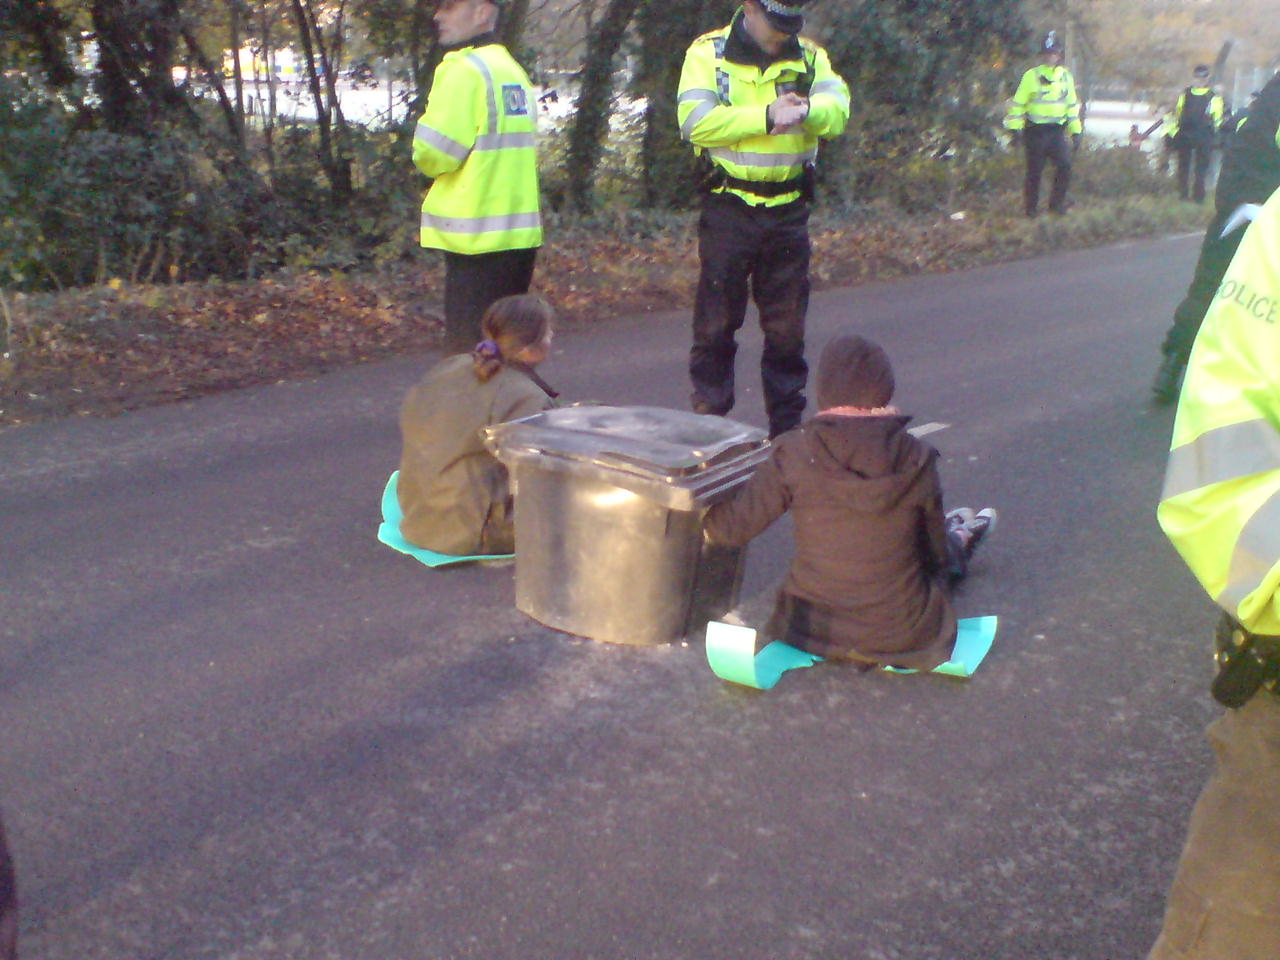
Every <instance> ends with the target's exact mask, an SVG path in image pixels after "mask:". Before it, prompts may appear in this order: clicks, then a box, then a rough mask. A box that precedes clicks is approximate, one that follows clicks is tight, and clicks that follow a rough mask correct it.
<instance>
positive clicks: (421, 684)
mask: <svg viewBox="0 0 1280 960" xmlns="http://www.w3.org/2000/svg"><path fill="white" fill-rule="evenodd" d="M1194 255H1195V241H1194V240H1193V239H1191V238H1185V237H1184V238H1178V239H1170V240H1162V241H1154V242H1144V243H1139V244H1132V245H1126V246H1121V247H1111V248H1107V249H1103V250H1097V251H1090V252H1075V253H1066V254H1062V255H1059V256H1054V257H1049V258H1045V259H1040V260H1034V261H1026V262H1022V263H1015V264H1010V265H1006V266H998V267H992V268H986V269H981V270H975V271H971V272H966V273H961V274H953V275H947V276H933V277H925V278H921V279H913V280H905V281H900V282H894V283H880V284H871V285H867V286H863V287H859V288H856V289H851V290H837V291H831V292H828V293H824V294H821V295H819V296H816V297H815V298H814V304H813V309H812V314H811V326H810V331H811V333H810V338H809V340H810V345H811V348H810V356H811V360H812V359H815V358H816V356H817V353H818V350H819V349H820V348H821V346H822V344H823V343H824V342H825V341H826V339H827V338H828V337H830V336H831V335H832V334H833V333H835V332H836V331H842V330H856V331H858V332H861V333H863V334H865V335H868V336H870V337H872V338H874V339H876V340H879V341H880V342H881V343H883V344H884V345H885V346H886V347H887V349H888V350H889V352H890V355H891V356H892V357H893V359H894V362H895V364H896V367H897V373H898V383H899V391H898V397H897V400H898V403H899V405H900V406H901V407H902V408H903V409H904V410H906V411H907V412H910V413H912V414H914V415H915V416H916V417H917V422H918V423H922V424H923V423H932V424H945V425H946V426H945V429H937V430H936V432H934V433H932V434H931V435H930V440H931V441H932V442H934V443H935V444H936V445H937V446H938V447H939V449H940V450H941V451H942V455H943V465H942V471H943V483H944V486H945V488H946V491H947V500H948V505H949V506H954V505H957V504H969V505H972V506H975V507H977V506H982V505H985V504H994V505H995V506H997V507H998V508H999V509H1000V513H1001V521H1000V526H999V529H998V530H997V531H996V533H995V534H994V535H993V536H992V538H991V539H990V541H988V542H987V543H986V544H984V546H983V549H982V550H981V551H980V552H979V554H978V556H977V558H976V559H975V562H974V564H973V568H972V573H971V576H970V579H969V581H968V582H967V583H966V585H965V586H964V588H963V590H962V592H961V593H960V594H959V597H958V600H957V605H958V609H959V612H960V614H961V615H962V616H970V615H978V614H997V615H999V617H1000V631H999V635H998V637H997V639H996V643H995V646H994V648H993V649H992V652H991V654H990V656H989V658H988V659H987V661H986V663H985V664H984V665H983V666H982V668H981V669H980V670H979V671H978V673H977V674H976V675H975V676H974V677H973V678H972V679H971V680H969V681H958V680H951V679H947V678H942V677H936V676H914V677H902V676H893V675H889V674H873V675H860V674H857V673H856V672H854V671H852V670H847V669H841V668H840V667H837V666H832V665H825V666H818V667H815V668H813V669H809V670H804V671H798V672H795V673H792V674H788V675H787V676H786V677H785V678H784V679H783V680H782V682H781V683H780V684H779V685H778V686H777V687H776V688H775V689H773V690H772V691H770V692H767V693H760V692H756V691H752V690H748V689H745V688H739V687H735V686H731V685H729V684H726V683H724V682H722V681H720V680H718V679H717V678H716V677H715V676H714V675H713V674H712V673H711V672H710V670H709V669H708V668H707V665H706V661H705V658H704V653H703V649H702V643H701V642H700V640H697V639H693V640H690V641H689V642H688V643H687V644H680V643H676V644H670V645H662V646H657V647H653V646H646V647H626V646H614V645H606V644H601V643H595V642H592V641H585V640H581V639H577V638H574V637H570V636H567V635H564V634H560V633H557V632H555V631H552V630H549V629H547V628H545V627H542V626H540V625H539V624H537V623H535V622H533V621H532V620H529V619H528V618H526V617H524V616H523V615H522V614H520V613H518V612H517V611H516V610H515V609H514V608H513V587H512V570H511V569H510V568H509V567H508V568H502V567H478V566H473V567H464V568H454V569H449V570H441V571H431V570H428V569H427V568H425V567H422V566H420V565H418V564H416V563H415V562H413V561H412V560H410V559H408V558H406V557H403V556H400V555H399V554H396V553H394V552H393V551H391V550H389V549H387V548H385V547H383V546H381V545H380V544H379V543H377V542H376V540H375V539H374V533H375V528H376V525H377V521H378V517H377V504H378V499H379V494H380V491H381V488H382V485H383V482H384V481H385V479H386V476H387V474H388V472H389V471H390V470H391V469H392V468H394V466H395V464H396V461H397V456H398V444H399V441H398V434H397V426H396V412H397V409H398V406H399V402H400V398H401V396H402V395H403V392H404V390H405V389H406V388H407V387H408V386H409V385H410V384H411V383H412V382H413V381H414V380H415V379H416V378H417V376H418V375H419V373H420V371H421V370H422V369H423V368H424V367H425V365H426V364H427V363H428V362H429V361H430V360H431V359H432V358H431V357H430V356H428V355H422V356H416V357H409V358H405V359H404V360H401V361H395V362H390V363H382V364H376V365H370V366H366V367H362V368H357V369H350V370H345V371H342V372H338V373H335V374H332V375H329V376H325V377H323V378H320V379H317V380H314V381H310V382H304V383H292V384H282V385H277V386H271V387H265V388H261V389H252V390H245V391H240V392H234V393H228V394H224V395H221V396H215V397H209V398H206V399H202V400H198V401H195V402H191V403H184V404H181V405H175V406H170V407H164V408H158V409H154V410H148V411H143V412H138V413H133V414H129V415H128V416H124V417H121V418H118V419H113V420H82V419H73V420H67V421H63V422H58V423H49V424H42V425H37V426H30V427H21V428H14V429H10V430H7V431H4V432H2V433H0V604H2V609H3V622H2V625H0V631H2V633H0V678H2V679H0V730H3V735H2V737H0V808H2V809H3V812H4V816H5V818H6V821H7V825H8V827H9V835H10V839H11V842H12V844H13V846H14V855H15V859H16V862H17V868H18V871H19V884H20V887H21V894H22V902H23V914H22V942H23V945H24V953H25V956H26V957H30V958H40V960H159V958H165V960H168V958H174V960H204V958H218V960H284V958H289V960H294V958H296V960H329V958H332V960H462V958H483V960H588V958H601V960H603V958H610V960H613V958H616V960H680V958H691V960H692V958H696V960H730V958H732V960H741V958H749V960H754V958H759V960H793V958H795V960H799V958H805V960H807V958H842V960H844V958H857V960H898V958H903V960H933V958H937V960H1040V958H1055V960H1056V958H1081V960H1120V958H1139V957H1142V956H1144V955H1145V951H1146V950H1147V948H1148V947H1149V946H1150V943H1151V941H1152V939H1153V938H1154V935H1155V932H1156V929H1157V926H1158V922H1159V917H1160V914H1161V911H1162V906H1163V898H1164V893H1165V890H1166V888H1167V885H1168V882H1169V880H1170V878H1171V874H1172V868H1173V864H1174V862H1175V860H1176V857H1177V853H1178V849H1179V846H1180V843H1181V838H1182V836H1183V831H1184V829H1185V825H1186V818H1187V815H1188V813H1189V810H1190V807H1191V804H1192V802H1193V800H1194V797H1195V795H1196V793H1197V792H1198V789H1199V786H1200V784H1201V783H1202V782H1203V779H1204V777H1205V775H1206V773H1207V770H1208V765H1209V750H1208V747H1207V745H1206V743H1205V742H1204V740H1203V737H1202V728H1203V726H1204V725H1205V723H1206V722H1208V721H1209V720H1210V719H1211V718H1212V717H1213V715H1214V714H1215V712H1216V711H1215V709H1214V707H1213V705H1212V703H1211V701H1210V700H1209V697H1208V694H1207V691H1206V687H1207V682H1208V679H1209V673H1210V664H1209V654H1208V649H1209V639H1208V638H1209V633H1210V630H1211V627H1212V624H1213V622H1214V619H1215V616H1214V612H1213V610H1212V608H1211V606H1210V604H1209V603H1208V601H1207V600H1206V599H1205V598H1203V597H1202V596H1201V593H1200V591H1199V589H1198V588H1197V587H1196V586H1195V584H1194V582H1193V581H1192V580H1191V578H1190V576H1189V575H1188V574H1187V573H1186V571H1185V570H1184V569H1183V567H1182V566H1181V564H1180V562H1179V561H1178V560H1177V558H1176V556H1175V554H1174V553H1173V551H1172V549H1171V548H1170V547H1169V546H1168V544H1167V542H1166V541H1165V540H1164V538H1163V537H1162V535H1161V534H1160V532H1159V530H1158V528H1157V527H1156V524H1155V520H1154V507H1155V503H1156V500H1157V498H1158V492H1159V488H1160V481H1161V477H1162V474H1163V464H1164V455H1165V451H1166V448H1167V442H1168V437H1169V432H1170V427H1171V423H1172V412H1171V411H1170V410H1168V409H1163V410H1160V409H1155V408H1152V407H1151V406H1150V405H1149V404H1148V402H1147V398H1148V383H1149V379H1150V377H1151V374H1152V372H1153V370H1154V365H1155V362H1156V359H1157V346H1158V343H1159V338H1160V336H1161V334H1162V332H1163V329H1164V326H1165V324H1166V322H1167V320H1168V317H1169V316H1170V313H1171V310H1172V307H1173V305H1174V303H1175V301H1176V299H1177V297H1178V296H1179V294H1180V291H1181V289H1182V288H1183V286H1184V285H1185V282H1186V279H1187V278H1188V276H1189V274H1190V270H1191V266H1192V263H1193V260H1194ZM750 323H751V321H749V327H748V329H749V330H750V333H749V334H748V335H747V336H746V337H745V343H746V345H745V346H744V349H743V351H742V352H741V353H740V356H739V370H740V373H741V381H742V385H741V388H740V394H741V399H740V405H739V408H738V409H737V410H736V411H735V413H734V416H736V417H739V418H740V419H743V420H745V421H747V422H751V423H755V424H757V425H763V424H764V417H763V412H762V410H761V404H760V392H759V386H758V374H757V363H758V354H759V335H758V332H756V331H755V330H754V329H751V327H750ZM687 337H688V332H687V317H686V316H685V315H683V314H669V315H654V316H649V317H644V318H631V319H625V318H623V319H616V320H610V321H607V322H604V323H602V324H601V325H600V326H598V327H597V328H594V329H592V330H589V331H583V332H579V333H576V334H568V335H564V336H562V337H560V338H559V339H557V342H556V353H555V355H554V357H553V358H552V359H551V360H550V361H549V362H548V363H547V365H546V367H545V368H544V372H545V375H546V377H547V379H548V380H550V381H551V382H552V383H553V384H555V385H556V386H558V387H559V388H560V389H561V390H562V392H563V393H564V395H565V396H566V398H570V399H595V400H602V401H608V402H614V403H622V404H637V403H643V404H657V405H662V406H672V407H681V408H683V407H684V405H685V403H686V400H687V392H688V391H687V385H686V382H685V376H684V360H685V356H686V351H687ZM788 536H789V534H788V529H787V527H786V524H785V522H783V523H781V524H779V525H777V526H776V527H775V528H774V529H772V530H770V531H769V532H768V533H767V534H766V535H764V536H763V537H762V538H761V539H759V540H758V541H757V542H756V543H755V544H753V546H752V548H751V552H750V554H749V558H748V566H747V575H746V583H745V587H744V606H745V608H746V609H747V611H748V612H749V613H753V614H754V615H758V614H760V613H761V612H763V611H766V610H767V609H768V605H769V598H770V593H771V590H772V589H773V587H774V585H775V584H776V583H777V581H778V579H779V578H780V577H781V575H782V573H783V570H784V569H785V565H786V562H787V557H788V551H789V546H788V544H789V540H788Z"/></svg>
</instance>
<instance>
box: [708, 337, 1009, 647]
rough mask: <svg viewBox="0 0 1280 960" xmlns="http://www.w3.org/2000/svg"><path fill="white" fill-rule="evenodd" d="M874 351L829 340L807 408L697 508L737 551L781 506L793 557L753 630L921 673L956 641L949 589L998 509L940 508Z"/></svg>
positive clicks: (849, 340)
mask: <svg viewBox="0 0 1280 960" xmlns="http://www.w3.org/2000/svg"><path fill="white" fill-rule="evenodd" d="M893 388H894V379H893V368H892V367H891V365H890V363H889V357H888V355H887V354H886V353H885V351H884V350H883V349H882V348H881V347H879V346H878V345H876V344H874V343H872V342H870V341H869V340H865V339H863V338H862V337H859V336H851V335H846V336H840V337H837V338H836V339H834V340H833V341H831V343H829V344H828V345H827V347H826V349H824V350H823V352H822V356H821V358H820V359H819V361H818V376H817V394H818V405H819V411H818V413H817V414H816V415H815V416H814V417H812V418H810V419H809V420H808V421H806V422H805V423H804V424H802V425H801V426H799V427H797V428H795V429H793V430H790V431H788V432H787V433H784V434H782V435H781V436H780V437H778V438H777V439H776V440H775V441H774V449H773V453H772V456H771V457H770V458H769V459H768V460H767V461H765V462H764V463H763V464H762V465H761V466H760V468H759V469H758V470H757V471H756V473H755V474H754V475H753V476H752V478H751V479H750V480H749V481H747V483H745V484H743V485H742V486H741V487H740V488H739V489H738V492H737V494H736V495H735V496H734V497H733V498H732V499H730V500H726V501H724V502H721V503H718V504H716V505H714V506H713V507H712V508H711V509H710V510H709V511H708V513H707V516H706V524H705V531H706V536H707V537H708V538H709V539H710V540H711V541H712V542H715V543H724V544H729V545H733V546H740V545H742V544H744V543H746V542H747V541H748V540H750V539H751V538H753V537H755V536H756V535H758V534H759V533H761V532H762V531H763V530H765V528H767V527H768V526H769V525H770V524H771V523H773V521H774V520H776V519H777V518H778V517H779V516H781V515H782V514H783V513H784V512H786V511H787V510H790V511H791V513H792V515H793V517H794V520H795V556H794V558H793V560H792V562H791V569H790V570H789V571H788V573H787V576H786V579H785V580H784V581H783V584H782V588H781V590H780V591H779V594H778V598H777V603H776V605H775V607H774V611H773V616H772V617H771V618H770V620H769V623H768V625H767V626H766V627H765V628H764V633H765V635H766V636H768V637H769V638H770V639H773V640H782V641H785V642H786V643H789V644H791V645H792V646H796V647H800V648H801V649H804V650H807V651H809V652H810V653H815V654H818V655H820V656H823V657H827V658H835V659H844V660H851V661H854V662H857V663H859V664H861V665H863V666H864V667H865V668H866V669H870V668H871V667H873V666H876V665H878V664H888V665H893V666H899V667H911V668H915V669H919V670H929V669H932V668H933V667H936V666H938V665H939V664H941V663H944V662H946V660H947V659H948V658H949V657H950V655H951V651H952V648H953V646H954V645H955V639H956V617H955V613H954V612H953V611H952V608H951V601H950V595H949V594H950V590H949V587H950V584H951V582H952V581H954V580H957V579H959V578H960V577H963V576H964V575H965V573H966V572H967V566H968V560H969V557H970V556H971V555H972V553H973V551H974V548H975V547H977V545H978V543H979V542H980V541H981V540H982V538H983V537H984V536H985V535H986V534H988V533H989V532H990V531H991V529H992V527H993V526H994V524H995V521H996V511H995V510H992V509H991V508H986V509H984V510H981V511H979V512H977V513H974V511H972V510H971V509H968V508H960V509H958V510H953V511H951V512H950V513H948V514H946V515H944V514H943V511H942V488H941V485H940V482H939V479H938V468H937V459H938V452H937V450H935V449H934V448H933V447H932V446H931V445H930V444H928V443H925V442H924V441H922V440H919V439H917V438H916V437H914V436H912V435H911V434H910V433H908V432H907V429H906V426H907V424H908V423H909V422H910V419H911V418H910V417H908V416H903V415H902V414H900V413H899V412H898V411H897V409H895V408H894V407H891V406H889V403H890V401H891V400H892V399H893Z"/></svg>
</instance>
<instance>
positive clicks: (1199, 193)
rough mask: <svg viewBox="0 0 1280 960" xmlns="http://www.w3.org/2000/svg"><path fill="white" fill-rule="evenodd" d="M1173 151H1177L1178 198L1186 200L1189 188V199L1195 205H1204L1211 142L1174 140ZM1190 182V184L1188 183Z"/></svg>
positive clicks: (1178, 138)
mask: <svg viewBox="0 0 1280 960" xmlns="http://www.w3.org/2000/svg"><path fill="white" fill-rule="evenodd" d="M1173 143H1174V149H1176V150H1177V151H1178V196H1179V197H1181V198H1182V199H1183V200H1186V199H1187V188H1188V186H1190V188H1191V199H1192V200H1194V201H1195V202H1196V203H1204V182H1205V177H1206V175H1207V174H1208V172H1209V154H1210V151H1211V150H1212V149H1213V141H1212V140H1211V139H1208V138H1206V137H1196V138H1193V137H1188V138H1186V139H1185V140H1184V139H1182V138H1180V137H1177V138H1174V142H1173ZM1189 181H1190V183H1189Z"/></svg>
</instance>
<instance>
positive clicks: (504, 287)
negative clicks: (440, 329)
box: [444, 247, 538, 352]
mask: <svg viewBox="0 0 1280 960" xmlns="http://www.w3.org/2000/svg"><path fill="white" fill-rule="evenodd" d="M537 256H538V248H537V247H530V248H528V249H526V250H499V251H497V252H495V253H450V252H448V251H445V255H444V339H445V347H446V349H448V350H450V351H453V352H460V351H464V350H470V349H471V348H472V347H474V346H475V345H476V343H478V342H479V341H480V340H481V339H482V338H481V336H480V318H481V317H483V316H484V312H485V310H487V309H489V305H490V304H491V303H493V302H494V301H495V300H500V299H502V298H503V297H510V296H515V295H516V294H521V293H528V292H529V284H530V283H531V282H533V264H534V261H535V260H536V259H537Z"/></svg>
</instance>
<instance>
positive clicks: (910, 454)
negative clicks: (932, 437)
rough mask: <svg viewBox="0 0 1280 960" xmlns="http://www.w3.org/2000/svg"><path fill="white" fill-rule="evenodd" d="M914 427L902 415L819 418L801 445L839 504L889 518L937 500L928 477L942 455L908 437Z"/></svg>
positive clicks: (806, 429)
mask: <svg viewBox="0 0 1280 960" xmlns="http://www.w3.org/2000/svg"><path fill="white" fill-rule="evenodd" d="M910 422H911V418H910V417H907V416H900V415H892V416H883V417H845V416H832V415H827V416H823V415H819V416H817V417H814V418H813V419H812V420H810V421H809V422H808V423H806V424H805V425H804V427H803V428H802V429H800V430H799V431H797V434H798V436H797V437H796V441H797V442H796V444H795V445H796V446H797V447H798V448H799V449H798V451H797V452H798V453H800V454H801V455H802V456H806V457H807V458H808V460H809V464H810V466H811V468H812V469H814V470H816V471H818V472H820V473H821V474H823V475H824V479H825V480H826V481H828V489H829V492H830V495H831V497H832V499H833V500H838V501H839V502H841V503H845V504H847V505H848V506H850V507H851V508H852V509H854V510H858V511H862V512H867V513H883V512H885V511H888V510H892V509H894V508H896V507H900V506H904V505H907V504H911V503H913V502H920V503H923V502H924V500H925V498H926V497H929V496H932V495H933V490H932V486H931V485H930V484H929V483H928V482H927V477H928V473H929V468H930V466H931V465H932V464H933V461H934V460H935V459H936V458H937V455H938V453H937V451H936V450H934V449H933V447H932V446H930V445H929V444H927V443H923V442H921V441H920V440H917V439H916V438H915V437H913V436H912V435H911V434H909V433H908V432H907V424H908V423H910ZM788 445H789V446H790V444H788Z"/></svg>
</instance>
